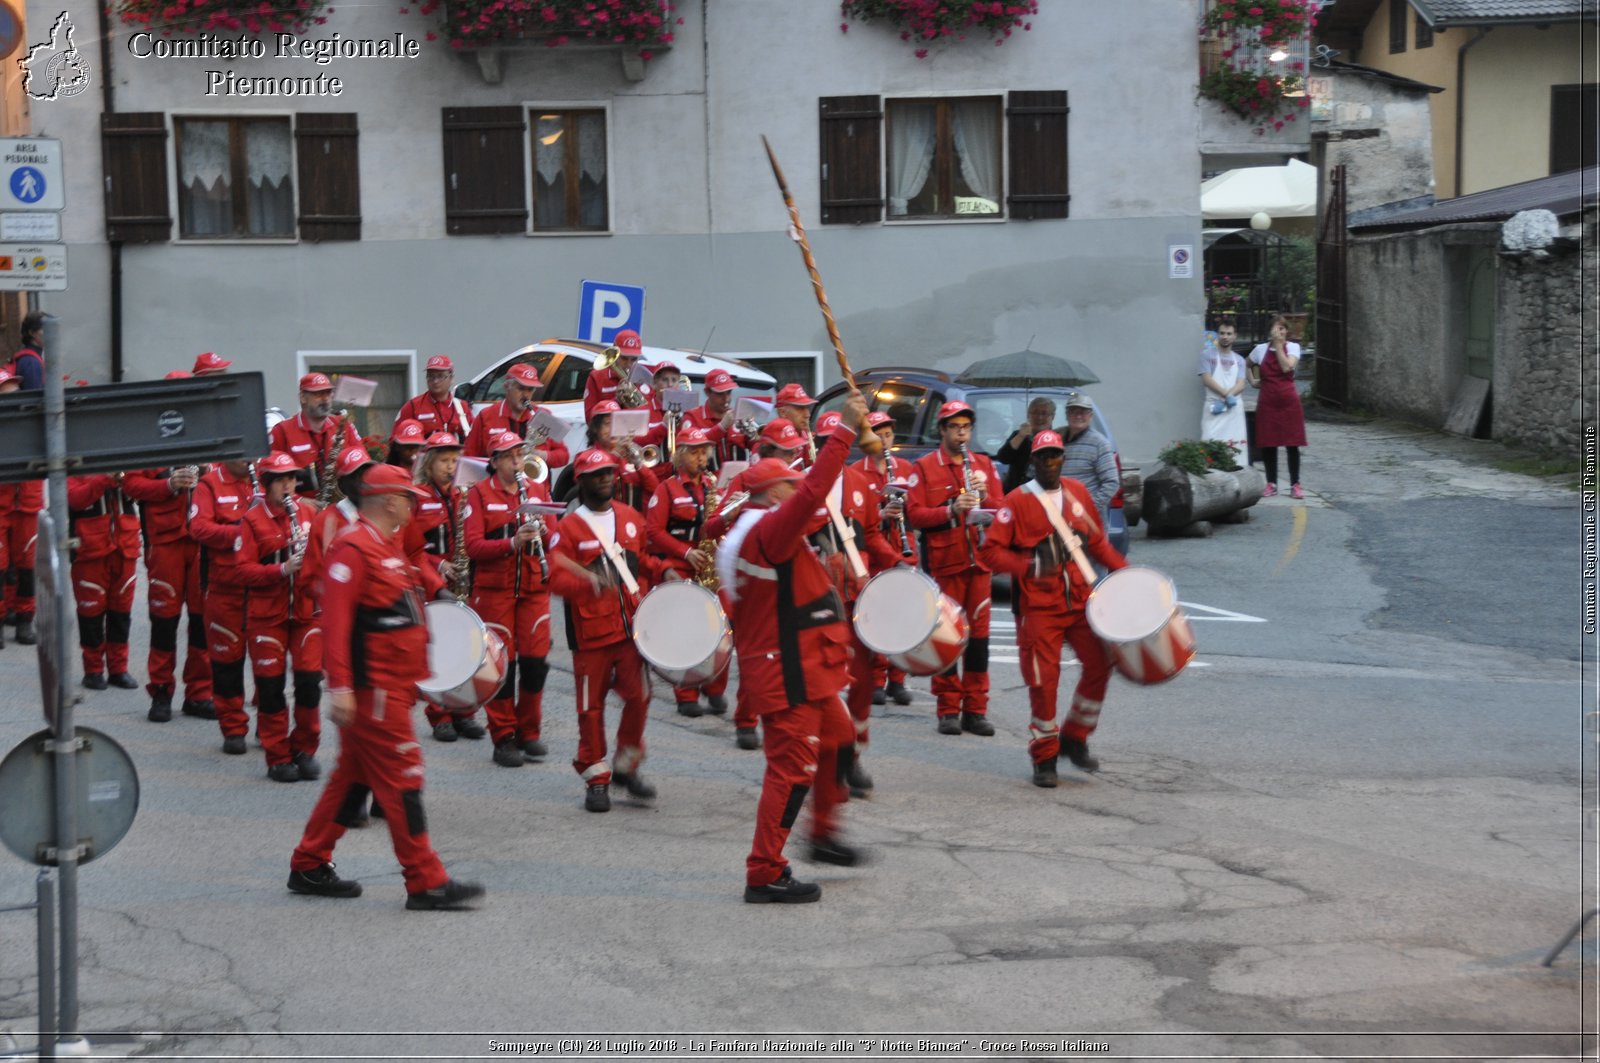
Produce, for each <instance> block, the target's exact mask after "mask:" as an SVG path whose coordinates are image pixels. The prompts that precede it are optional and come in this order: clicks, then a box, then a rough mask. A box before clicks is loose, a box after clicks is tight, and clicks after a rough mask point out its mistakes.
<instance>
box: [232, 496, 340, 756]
mask: <svg viewBox="0 0 1600 1063" xmlns="http://www.w3.org/2000/svg"><path fill="white" fill-rule="evenodd" d="M316 516H317V509H316V507H315V506H313V505H312V504H311V503H310V502H307V501H306V500H304V499H300V498H293V497H291V498H290V499H289V504H288V506H286V507H284V508H283V509H274V508H273V507H272V506H269V505H268V504H267V502H266V501H265V500H262V501H260V502H257V503H256V504H255V505H254V506H252V507H250V509H249V510H248V511H247V512H246V513H245V515H244V520H243V522H242V523H241V525H240V538H241V540H242V542H241V545H240V547H239V551H238V573H239V579H240V582H241V583H243V584H244V586H246V587H248V588H249V596H250V597H249V603H248V606H247V608H246V618H245V633H246V641H247V642H248V644H249V647H250V667H251V671H252V672H254V673H255V680H256V734H257V735H258V736H259V737H260V739H261V747H262V749H263V750H264V751H265V752H266V756H267V767H269V768H270V767H272V766H273V765H275V764H287V763H289V762H291V761H293V760H295V759H297V758H298V757H300V756H301V755H302V754H303V755H305V756H314V755H315V754H316V752H317V745H318V742H319V738H320V736H321V734H322V720H321V705H322V628H321V627H320V624H319V620H318V617H317V607H316V600H315V597H314V594H313V589H312V584H311V582H310V580H308V579H307V577H306V575H305V571H304V568H303V567H302V569H301V570H300V571H298V572H296V573H295V574H293V575H292V576H289V575H285V573H284V565H285V563H286V562H287V561H288V560H289V558H290V557H291V556H293V554H294V553H295V551H296V549H297V543H300V542H303V543H305V544H306V546H309V544H310V536H311V525H312V522H313V521H314V520H315V519H316ZM304 548H305V547H300V549H304ZM290 658H293V661H294V730H293V733H291V732H290V729H289V719H288V708H289V705H288V699H287V698H286V697H285V696H284V694H285V691H284V687H285V685H286V684H285V682H284V673H285V671H286V665H287V662H288V661H289V659H290Z"/></svg>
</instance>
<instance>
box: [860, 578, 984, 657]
mask: <svg viewBox="0 0 1600 1063" xmlns="http://www.w3.org/2000/svg"><path fill="white" fill-rule="evenodd" d="M855 626H856V637H857V638H859V639H860V640H861V644H862V645H863V646H865V647H866V648H867V649H869V650H871V651H872V652H873V653H881V654H882V655H883V656H884V657H886V658H888V660H889V663H890V664H892V665H894V666H895V667H896V668H899V669H902V670H904V671H907V672H910V673H911V674H912V675H938V674H939V673H940V672H942V671H944V670H945V669H947V668H949V667H950V666H951V665H952V664H954V663H955V662H956V659H957V658H959V657H960V656H961V654H962V652H963V651H964V650H966V648H967V635H968V631H969V628H968V626H967V614H966V612H965V611H963V610H962V608H961V606H959V605H957V604H956V602H955V600H954V599H952V598H950V597H948V596H946V595H945V594H943V593H942V592H941V591H940V590H939V585H938V584H937V583H935V582H933V580H931V579H929V578H928V577H927V576H925V575H923V574H922V573H921V572H918V571H917V570H916V569H914V568H891V569H888V570H887V571H884V572H880V573H878V574H877V575H876V576H873V577H872V579H870V580H868V581H867V585H866V586H865V587H863V588H861V595H860V596H859V597H858V598H857V599H856V615H855Z"/></svg>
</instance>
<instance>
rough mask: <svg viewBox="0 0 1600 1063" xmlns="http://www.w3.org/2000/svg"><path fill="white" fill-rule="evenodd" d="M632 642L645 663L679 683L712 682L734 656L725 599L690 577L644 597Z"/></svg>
mask: <svg viewBox="0 0 1600 1063" xmlns="http://www.w3.org/2000/svg"><path fill="white" fill-rule="evenodd" d="M633 641H634V643H635V645H637V646H638V647H639V656H641V657H643V658H644V660H645V663H646V664H648V665H649V666H650V667H651V668H652V669H653V670H654V671H655V673H656V674H657V675H659V676H660V677H661V678H662V679H665V680H666V681H667V682H669V683H671V684H672V685H673V686H675V687H694V686H699V685H700V684H702V683H709V682H711V680H713V679H715V678H716V677H717V676H719V675H721V674H722V672H723V669H725V668H727V667H728V662H729V661H730V660H732V659H733V628H732V627H730V626H728V618H727V616H726V615H725V614H724V613H723V612H722V603H721V602H719V601H718V600H717V596H716V595H715V594H712V593H711V592H710V591H708V590H706V589H705V588H704V587H702V586H700V585H699V584H698V583H690V582H688V581H687V580H673V581H672V582H670V583H663V584H660V585H659V586H657V587H655V588H653V589H652V590H651V591H650V593H649V594H646V595H645V596H644V598H643V600H641V601H640V602H639V608H638V609H637V610H635V612H634V614H633Z"/></svg>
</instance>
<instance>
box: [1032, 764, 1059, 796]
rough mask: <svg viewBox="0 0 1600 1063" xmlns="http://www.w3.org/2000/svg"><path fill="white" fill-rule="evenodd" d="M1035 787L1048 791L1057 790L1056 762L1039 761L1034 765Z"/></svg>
mask: <svg viewBox="0 0 1600 1063" xmlns="http://www.w3.org/2000/svg"><path fill="white" fill-rule="evenodd" d="M1033 785H1035V786H1040V787H1043V788H1044V789H1046V790H1054V789H1055V788H1056V762H1055V761H1053V760H1037V761H1034V763H1033Z"/></svg>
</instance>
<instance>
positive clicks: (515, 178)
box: [444, 107, 528, 236]
mask: <svg viewBox="0 0 1600 1063" xmlns="http://www.w3.org/2000/svg"><path fill="white" fill-rule="evenodd" d="M526 135H527V121H526V118H525V116H524V114H523V110H522V108H521V107H446V108H444V219H445V231H446V232H448V233H449V234H450V235H452V236H470V235H474V234H480V233H521V232H527V231H528V181H527V177H526V175H525V173H524V171H523V168H522V156H523V143H522V142H523V138H524V137H525V136H526Z"/></svg>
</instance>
